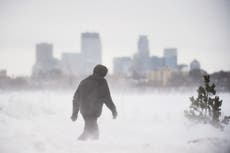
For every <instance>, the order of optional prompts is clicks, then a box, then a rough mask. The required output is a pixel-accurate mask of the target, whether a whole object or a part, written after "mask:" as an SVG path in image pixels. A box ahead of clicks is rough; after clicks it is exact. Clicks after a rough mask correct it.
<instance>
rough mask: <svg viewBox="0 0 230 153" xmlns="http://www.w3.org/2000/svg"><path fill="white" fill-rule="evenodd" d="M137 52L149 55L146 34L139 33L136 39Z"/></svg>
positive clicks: (144, 55) (145, 55) (141, 54)
mask: <svg viewBox="0 0 230 153" xmlns="http://www.w3.org/2000/svg"><path fill="white" fill-rule="evenodd" d="M138 54H140V56H143V57H149V41H148V38H147V36H145V35H141V36H139V39H138Z"/></svg>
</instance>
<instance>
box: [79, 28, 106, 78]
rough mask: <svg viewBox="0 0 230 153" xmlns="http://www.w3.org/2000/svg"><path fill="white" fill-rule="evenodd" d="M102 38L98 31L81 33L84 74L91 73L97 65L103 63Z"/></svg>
mask: <svg viewBox="0 0 230 153" xmlns="http://www.w3.org/2000/svg"><path fill="white" fill-rule="evenodd" d="M101 50H102V49H101V40H100V36H99V34H98V33H88V32H87V33H82V34H81V52H82V57H83V70H84V71H83V74H85V75H86V74H87V75H88V74H91V73H92V69H93V68H94V66H95V65H97V64H101V63H102V51H101Z"/></svg>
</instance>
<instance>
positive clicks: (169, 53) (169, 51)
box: [164, 48, 177, 69]
mask: <svg viewBox="0 0 230 153" xmlns="http://www.w3.org/2000/svg"><path fill="white" fill-rule="evenodd" d="M164 66H165V67H167V68H171V69H175V68H177V48H165V49H164Z"/></svg>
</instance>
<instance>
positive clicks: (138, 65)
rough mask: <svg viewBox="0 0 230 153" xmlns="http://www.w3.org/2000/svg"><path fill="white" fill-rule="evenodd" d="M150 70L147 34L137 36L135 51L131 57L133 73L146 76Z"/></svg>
mask: <svg viewBox="0 0 230 153" xmlns="http://www.w3.org/2000/svg"><path fill="white" fill-rule="evenodd" d="M149 70H150V58H149V41H148V38H147V36H145V35H141V36H139V39H138V42H137V53H136V54H135V55H134V57H133V74H135V75H136V76H137V77H141V78H142V77H146V76H147V73H148V72H149Z"/></svg>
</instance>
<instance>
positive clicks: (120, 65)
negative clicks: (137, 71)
mask: <svg viewBox="0 0 230 153" xmlns="http://www.w3.org/2000/svg"><path fill="white" fill-rule="evenodd" d="M131 66H132V59H131V58H130V57H116V58H114V59H113V73H114V74H115V75H118V76H124V77H129V76H131Z"/></svg>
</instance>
